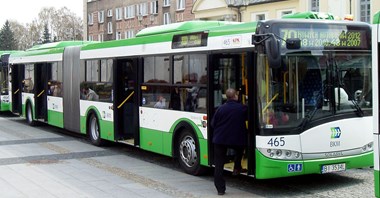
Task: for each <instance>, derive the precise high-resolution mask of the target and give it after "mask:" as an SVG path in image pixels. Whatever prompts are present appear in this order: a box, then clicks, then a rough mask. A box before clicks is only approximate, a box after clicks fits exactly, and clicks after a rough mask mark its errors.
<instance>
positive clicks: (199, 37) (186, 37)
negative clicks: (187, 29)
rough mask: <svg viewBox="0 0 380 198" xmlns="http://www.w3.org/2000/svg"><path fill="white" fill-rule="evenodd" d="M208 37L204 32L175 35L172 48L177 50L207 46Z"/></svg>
mask: <svg viewBox="0 0 380 198" xmlns="http://www.w3.org/2000/svg"><path fill="white" fill-rule="evenodd" d="M207 36H208V35H207V33H204V32H197V33H192V34H181V35H174V36H173V42H172V48H173V49H177V48H188V47H202V46H207Z"/></svg>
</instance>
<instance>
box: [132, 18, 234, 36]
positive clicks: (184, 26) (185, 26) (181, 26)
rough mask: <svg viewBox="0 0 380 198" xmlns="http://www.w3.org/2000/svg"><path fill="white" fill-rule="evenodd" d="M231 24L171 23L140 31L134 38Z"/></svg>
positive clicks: (220, 22) (212, 22)
mask: <svg viewBox="0 0 380 198" xmlns="http://www.w3.org/2000/svg"><path fill="white" fill-rule="evenodd" d="M228 24H231V22H225V21H187V22H181V23H172V24H169V25H160V26H154V27H150V28H145V29H142V30H141V31H140V32H139V33H137V34H136V37H142V36H151V35H158V34H163V33H175V32H182V31H191V30H195V29H207V28H210V27H219V26H224V25H228Z"/></svg>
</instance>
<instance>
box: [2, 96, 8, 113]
mask: <svg viewBox="0 0 380 198" xmlns="http://www.w3.org/2000/svg"><path fill="white" fill-rule="evenodd" d="M0 100H1V103H0V111H9V110H10V106H9V96H7V95H2V96H1V99H0Z"/></svg>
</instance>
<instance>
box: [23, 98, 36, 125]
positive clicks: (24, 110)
mask: <svg viewBox="0 0 380 198" xmlns="http://www.w3.org/2000/svg"><path fill="white" fill-rule="evenodd" d="M21 95H22V99H21V101H22V113H21V114H20V116H21V117H24V118H25V117H26V103H27V102H28V101H29V102H30V105H32V111H33V120H34V119H35V118H36V117H35V112H36V110H35V109H34V108H35V105H34V94H33V93H22V94H21Z"/></svg>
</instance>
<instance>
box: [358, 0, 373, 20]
mask: <svg viewBox="0 0 380 198" xmlns="http://www.w3.org/2000/svg"><path fill="white" fill-rule="evenodd" d="M370 3H371V1H370V0H360V21H363V22H367V23H369V22H370V20H371V4H370Z"/></svg>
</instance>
